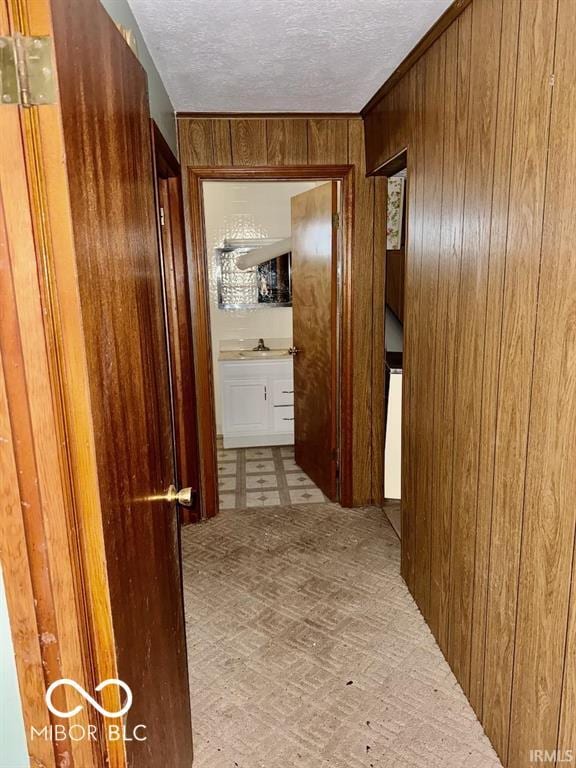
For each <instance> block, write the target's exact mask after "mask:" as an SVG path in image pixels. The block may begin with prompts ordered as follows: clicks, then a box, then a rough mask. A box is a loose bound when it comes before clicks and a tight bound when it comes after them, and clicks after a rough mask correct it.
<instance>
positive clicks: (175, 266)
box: [150, 118, 205, 525]
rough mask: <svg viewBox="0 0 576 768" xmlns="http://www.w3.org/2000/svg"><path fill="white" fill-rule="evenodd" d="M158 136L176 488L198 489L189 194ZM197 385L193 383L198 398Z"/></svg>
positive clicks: (188, 512) (190, 513)
mask: <svg viewBox="0 0 576 768" xmlns="http://www.w3.org/2000/svg"><path fill="white" fill-rule="evenodd" d="M150 130H151V135H152V155H153V157H152V164H153V172H154V182H155V183H154V195H155V204H156V228H157V232H158V248H159V251H160V257H161V265H162V268H163V281H164V288H163V297H164V302H165V322H166V326H167V331H166V333H167V347H168V356H169V361H168V363H169V365H168V371H169V375H170V396H171V401H172V402H171V411H172V430H173V435H174V442H175V457H174V465H175V469H176V484H177V486H178V487H179V488H180V487H181V486H189V485H193V483H192V482H191V478H190V474H191V470H190V462H196V461H197V457H196V456H189V455H188V450H187V446H188V441H187V439H186V436H187V434H188V430H192V431H193V432H194V433H195V434H196V435H197V430H198V424H197V408H196V406H195V404H194V403H190V404H189V409H187V408H186V402H185V400H186V394H187V393H186V392H185V391H184V389H185V388H184V385H183V383H182V382H183V374H185V372H184V371H183V370H182V366H184V365H186V363H187V361H188V360H189V359H190V357H191V355H192V352H193V347H194V345H193V339H192V335H191V333H190V323H191V319H190V318H191V301H190V260H189V259H188V255H187V252H186V231H185V223H184V195H183V189H182V175H181V168H180V163H179V162H178V160H177V158H176V156H175V155H174V153H173V152H172V150H171V149H170V146H169V145H168V142H167V141H166V139H165V138H164V136H163V135H162V133H161V132H160V129H159V128H158V126H157V124H156V122H155V120H154V119H153V118H150ZM159 179H162V180H165V181H166V182H167V184H168V197H169V201H168V202H169V207H170V210H169V221H170V223H171V224H175V225H176V227H178V224H180V225H181V227H182V239H181V241H180V242H179V243H178V242H176V241H175V240H174V238H173V237H172V238H171V239H172V272H173V274H172V275H169V274H168V269H167V267H166V257H165V254H164V240H163V231H162V227H163V223H162V222H161V220H160V204H161V200H160V197H161V193H160V189H159V184H158V181H159ZM193 392H194V386H193V382H192V386H191V393H192V397H193V396H194V395H193ZM194 490H196V491H197V493H198V497H197V502H196V504H195V506H194V507H179V511H178V514H179V517H180V521H181V522H182V524H183V525H187V524H188V523H195V522H198V521H199V520H200V519H202V518H203V517H205V514H204V512H203V508H204V496H203V493H202V489H201V487H200V483H199V482H198V487H197V488H194Z"/></svg>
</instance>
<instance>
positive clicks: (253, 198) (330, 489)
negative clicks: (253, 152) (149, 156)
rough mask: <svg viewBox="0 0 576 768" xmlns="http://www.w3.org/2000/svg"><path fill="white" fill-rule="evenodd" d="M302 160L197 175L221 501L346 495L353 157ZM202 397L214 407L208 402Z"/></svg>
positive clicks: (238, 503) (227, 504) (229, 504)
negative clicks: (344, 413)
mask: <svg viewBox="0 0 576 768" xmlns="http://www.w3.org/2000/svg"><path fill="white" fill-rule="evenodd" d="M291 170H292V173H288V174H287V175H288V178H286V176H285V175H284V173H283V172H282V171H278V170H276V171H275V173H274V175H273V176H272V174H270V176H267V175H266V173H265V172H264V174H263V178H254V173H253V171H250V172H248V173H245V174H242V173H241V172H237V171H235V172H234V173H233V174H232V176H233V177H232V178H227V177H226V172H225V171H224V172H221V173H219V172H218V171H216V169H214V171H213V172H212V173H208V174H206V175H205V176H204V178H198V179H196V181H197V186H196V194H197V195H198V202H199V204H200V205H199V211H200V213H201V220H200V221H199V222H197V224H200V225H201V226H196V227H195V226H194V223H193V222H192V227H191V231H192V235H193V238H192V239H193V246H196V248H201V249H202V254H201V255H202V257H203V258H202V261H201V263H200V264H197V265H196V266H197V268H198V271H197V273H196V275H195V277H196V278H197V279H198V280H199V281H200V282H201V285H202V286H203V287H204V289H205V290H204V301H203V304H204V307H203V310H201V312H200V314H203V313H204V318H205V319H204V324H205V327H206V331H205V344H204V348H205V350H206V352H207V355H206V356H207V358H208V362H209V364H210V369H211V370H210V373H211V375H210V379H209V383H210V389H209V391H206V396H207V397H206V403H209V399H210V400H211V404H210V408H209V409H208V414H210V415H211V420H210V423H209V424H208V423H206V422H207V418H205V419H204V422H205V423H204V431H205V434H206V433H208V434H209V435H210V434H211V435H212V437H213V441H214V454H215V462H214V486H215V488H214V490H215V498H214V512H213V513H215V512H216V511H217V510H218V509H243V508H246V507H255V506H275V505H290V504H300V503H301V504H310V503H317V502H318V503H323V502H325V501H329V500H331V501H338V500H340V499H341V498H342V484H341V482H340V476H341V466H342V457H343V446H342V441H341V440H340V423H341V400H342V396H343V388H342V386H341V381H342V368H343V365H344V358H345V357H346V356H345V355H342V354H341V345H340V334H341V318H342V313H341V311H340V303H341V296H342V291H341V287H340V280H341V277H342V274H343V271H344V261H345V259H344V254H345V253H347V252H348V249H347V245H348V241H349V227H348V226H345V225H344V223H342V224H341V221H342V218H343V217H342V216H341V213H342V211H343V200H344V199H346V198H345V192H346V191H347V190H348V181H347V176H348V171H349V169H348V168H345V169H340V168H336V169H334V172H333V173H330V174H326V173H325V169H322V168H321V169H319V171H320V172H319V174H318V176H317V177H316V178H314V177H313V176H312V174H311V173H309V171H310V170H311V169H304V168H303V169H298V171H296V169H291ZM306 171H308V173H306ZM323 171H324V173H323ZM342 171H345V172H344V173H343V172H342ZM279 174H281V175H280V178H278V176H279ZM323 175H324V178H322V176H323ZM194 176H196V174H194ZM193 181H194V179H193ZM190 191H191V192H192V194H191V198H192V206H193V207H194V191H193V190H190ZM195 232H196V234H197V235H198V234H200V237H197V238H196V239H195V238H194V233H195ZM194 240H195V242H194ZM196 253H198V254H199V255H200V253H199V250H197V251H196ZM193 276H194V275H193ZM193 314H194V312H193ZM193 322H195V323H196V324H198V316H197V317H196V319H195V320H194V318H193ZM201 352H202V344H200V345H198V344H197V357H198V355H199V354H201ZM198 367H201V363H200V366H198ZM200 409H201V410H202V411H204V414H205V416H206V415H207V409H206V408H205V407H203V403H202V402H199V410H200ZM201 431H202V428H201ZM201 441H202V438H201ZM202 442H204V441H202ZM344 442H345V441H344ZM344 448H345V447H344ZM204 456H205V457H206V449H204ZM207 463H209V462H207V461H206V460H204V462H203V464H204V467H202V466H201V474H202V472H203V471H204V476H205V477H206V476H207V475H209V470H210V467H209V466H207ZM201 464H202V462H201ZM208 479H209V478H208ZM208 516H209V515H208Z"/></svg>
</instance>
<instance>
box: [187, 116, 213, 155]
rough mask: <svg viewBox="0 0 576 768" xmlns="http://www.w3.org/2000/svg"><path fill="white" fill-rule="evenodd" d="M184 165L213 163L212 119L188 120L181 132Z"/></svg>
mask: <svg viewBox="0 0 576 768" xmlns="http://www.w3.org/2000/svg"><path fill="white" fill-rule="evenodd" d="M179 144H180V155H181V161H182V165H212V164H213V163H214V145H213V141H212V126H211V124H210V120H187V121H186V124H185V125H184V126H183V133H181V134H180V140H179Z"/></svg>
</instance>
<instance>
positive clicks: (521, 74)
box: [484, 0, 556, 757]
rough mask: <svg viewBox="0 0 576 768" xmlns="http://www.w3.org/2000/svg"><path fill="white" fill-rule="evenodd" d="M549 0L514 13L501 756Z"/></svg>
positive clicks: (497, 735)
mask: <svg viewBox="0 0 576 768" xmlns="http://www.w3.org/2000/svg"><path fill="white" fill-rule="evenodd" d="M555 16H556V0H548V2H545V3H540V2H536V3H535V2H530V3H523V4H522V6H521V11H520V26H519V46H518V65H517V66H518V71H517V83H522V87H521V88H517V90H516V109H515V114H514V146H513V150H512V165H511V191H510V199H509V210H508V240H507V248H506V273H505V280H504V296H503V316H502V342H501V346H500V376H499V398H498V415H497V431H496V455H495V461H494V491H493V494H494V498H493V504H494V510H495V513H494V515H493V516H492V536H491V551H490V571H489V575H488V580H489V588H488V612H487V632H486V655H487V657H488V658H497V659H498V660H499V663H498V666H496V665H488V666H487V667H486V670H485V680H484V702H485V725H486V731H487V733H488V735H489V736H490V738H491V740H492V742H493V744H494V745H495V746H496V748H497V750H498V752H499V754H502V755H504V757H505V756H506V753H507V744H508V735H509V721H510V697H511V691H512V665H513V658H514V651H515V642H514V631H515V627H516V606H517V600H516V595H517V591H518V568H519V562H520V545H521V531H522V515H523V506H524V484H525V468H526V450H527V433H528V420H529V416H530V407H531V398H530V390H531V381H532V370H533V366H534V332H535V324H536V304H537V299H538V294H537V291H538V276H539V272H540V250H541V245H542V214H543V208H544V193H545V180H546V156H547V153H546V152H545V151H542V147H544V148H546V147H547V146H548V126H549V120H550V100H551V95H552V91H551V88H550V86H549V78H550V73H551V71H552V64H553V55H554V35H555Z"/></svg>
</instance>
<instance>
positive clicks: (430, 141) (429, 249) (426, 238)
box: [412, 40, 446, 618]
mask: <svg viewBox="0 0 576 768" xmlns="http://www.w3.org/2000/svg"><path fill="white" fill-rule="evenodd" d="M445 54H446V45H445V41H444V40H442V41H441V43H440V44H439V45H437V46H435V48H434V50H433V51H431V55H430V56H429V57H428V58H427V59H426V68H425V71H424V72H423V76H424V82H423V89H424V101H423V105H424V109H423V111H422V118H423V125H424V126H425V127H426V130H425V131H424V137H423V141H424V143H423V147H424V158H425V163H426V174H424V175H423V181H424V186H423V195H424V199H423V211H425V215H423V216H422V234H421V243H420V284H421V293H420V311H421V313H422V317H426V318H428V322H429V323H430V324H431V326H432V327H434V326H435V325H436V314H437V304H438V301H437V300H438V295H437V294H438V257H439V250H440V228H439V227H438V226H437V221H438V219H439V218H440V215H441V210H442V208H441V206H442V162H443V154H444V119H443V118H444V110H443V107H442V106H441V105H439V104H438V103H437V100H436V96H435V94H437V93H439V92H444V78H445V72H446V60H445ZM434 342H435V339H434V335H433V334H432V333H421V334H419V351H418V363H417V365H418V372H419V373H418V377H417V380H418V381H419V382H420V384H421V387H420V389H419V394H418V400H417V402H418V408H419V409H418V418H417V431H416V436H417V452H418V455H419V456H420V457H421V462H420V468H419V482H418V483H417V485H416V496H415V504H416V509H417V510H418V511H419V513H420V516H419V520H418V526H417V529H416V559H417V560H418V562H419V564H420V567H419V568H417V570H416V580H415V585H414V589H415V592H416V594H417V595H418V597H419V605H420V609H421V610H422V613H423V614H424V616H426V618H429V616H430V563H431V558H432V556H433V552H432V528H433V526H434V525H437V523H438V521H437V520H436V514H435V508H434V507H433V494H432V490H433V486H432V472H433V459H434V456H433V436H434V402H433V401H434V378H435V375H434ZM414 372H415V368H412V374H414Z"/></svg>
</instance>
